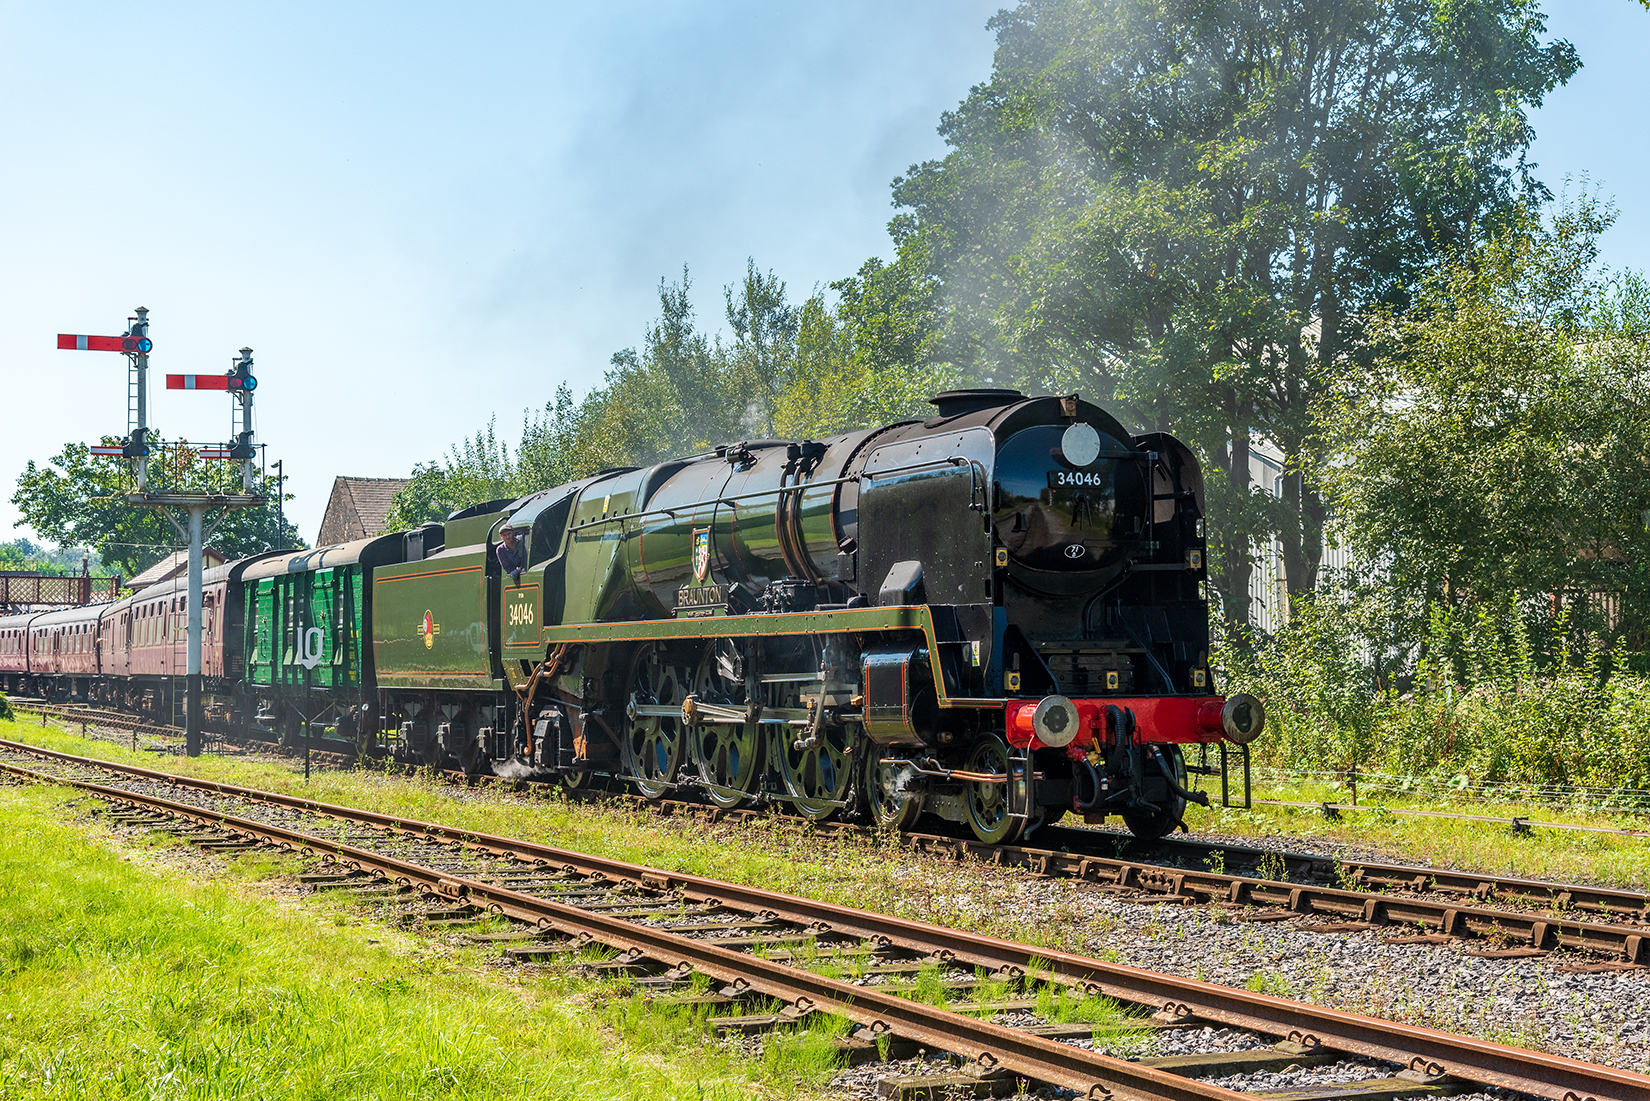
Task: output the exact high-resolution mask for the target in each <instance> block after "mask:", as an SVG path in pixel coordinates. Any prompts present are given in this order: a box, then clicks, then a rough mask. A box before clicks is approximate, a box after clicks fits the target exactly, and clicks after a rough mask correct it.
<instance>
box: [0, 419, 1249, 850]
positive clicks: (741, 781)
mask: <svg viewBox="0 0 1650 1101" xmlns="http://www.w3.org/2000/svg"><path fill="white" fill-rule="evenodd" d="M932 403H933V405H934V406H935V413H934V415H933V416H931V417H929V418H928V419H926V420H921V421H907V422H901V423H898V424H893V425H888V426H886V427H882V428H876V429H871V430H867V431H860V432H852V433H848V434H846V435H841V436H835V437H832V438H830V439H825V440H817V441H815V440H809V441H786V440H752V441H745V442H742V443H738V444H732V445H728V446H724V447H718V448H716V449H715V450H714V451H711V452H707V453H705V454H701V455H694V456H691V457H688V458H682V459H674V460H671V461H668V462H664V463H660V464H658V465H656V466H651V467H647V468H644V469H629V470H617V471H609V472H605V473H602V474H599V475H596V476H595V477H591V478H586V479H583V480H580V481H577V482H572V483H569V484H566V485H561V486H556V487H555V488H553V489H549V490H545V491H543V492H541V493H536V494H533V495H532V496H529V497H526V498H523V499H520V500H513V501H491V502H485V503H482V504H477V505H475V506H473V507H470V508H467V509H464V510H462V511H460V512H456V513H454V514H453V515H452V516H450V517H449V518H448V519H447V521H446V522H445V523H442V524H428V525H425V526H423V527H421V528H419V529H416V530H413V531H406V532H396V533H392V534H388V535H384V536H379V537H377V538H373V539H366V540H361V541H358V542H355V543H349V544H344V545H340V546H333V547H323V548H319V549H317V550H312V551H304V552H297V553H295V552H276V553H273V554H268V555H263V556H259V557H256V558H251V559H245V560H242V561H239V562H234V563H229V564H227V565H225V566H223V567H220V568H218V569H217V570H213V571H209V573H208V575H207V583H206V593H207V604H206V607H205V609H204V612H203V615H204V621H203V626H204V628H205V632H204V636H205V638H206V640H207V641H206V643H205V648H206V652H207V657H206V659H205V691H206V697H207V699H208V706H207V708H206V713H205V717H206V719H207V720H208V721H209V723H210V724H212V725H217V726H219V727H222V728H225V729H227V730H228V731H230V732H240V733H252V732H264V733H266V734H269V735H273V736H280V737H283V738H285V739H287V740H294V739H296V738H297V737H298V736H299V735H300V734H302V733H303V732H305V731H311V732H319V733H320V734H322V735H323V736H325V737H327V738H332V739H344V740H348V741H349V742H351V743H353V744H354V745H356V747H357V748H358V749H359V751H360V752H362V753H365V754H386V755H390V756H394V757H397V758H399V759H402V760H412V761H421V762H425V763H429V764H432V765H439V764H449V765H451V764H456V765H458V766H460V767H462V768H464V769H465V770H466V771H468V772H471V773H478V772H482V771H486V770H492V771H496V772H501V773H511V772H514V773H518V774H529V773H531V774H536V775H540V776H544V777H551V776H554V777H559V778H560V780H561V782H562V783H564V784H565V785H567V786H568V787H570V788H582V787H588V786H592V785H624V786H628V787H630V788H631V789H633V790H635V791H636V792H639V793H640V794H641V795H642V796H644V797H646V798H648V799H662V798H664V797H666V796H667V795H670V794H672V793H683V794H692V795H696V796H698V797H701V798H703V799H705V800H708V801H709V802H711V803H713V804H715V805H716V806H719V807H724V808H732V807H737V806H740V805H743V804H750V803H756V802H762V801H779V802H783V803H786V804H788V805H789V806H790V808H791V809H793V810H794V811H795V812H796V813H798V814H801V815H803V816H805V817H807V818H809V819H813V820H816V821H823V820H825V819H828V818H831V817H833V816H839V815H840V816H859V815H865V816H869V817H870V819H872V820H873V821H874V822H876V823H877V824H879V825H881V826H884V827H889V828H894V829H905V828H910V827H911V826H912V825H913V824H914V823H915V822H916V820H917V819H918V817H919V816H920V815H923V814H929V815H933V816H936V817H938V818H940V819H944V820H947V821H949V822H953V823H958V824H962V825H966V827H967V828H968V829H969V830H971V831H972V832H973V834H974V835H975V836H976V837H977V838H978V839H979V840H981V841H984V842H987V843H1002V842H1008V841H1012V840H1014V839H1016V838H1019V837H1021V836H1023V835H1024V834H1025V833H1026V832H1027V831H1029V830H1032V829H1034V828H1036V827H1037V826H1039V825H1041V824H1043V823H1048V822H1052V821H1054V820H1056V819H1058V818H1060V817H1062V816H1063V815H1065V814H1067V813H1072V814H1077V815H1081V816H1082V817H1083V818H1084V819H1085V820H1086V821H1099V820H1101V819H1104V818H1106V817H1107V816H1118V817H1120V818H1121V819H1122V820H1123V822H1124V823H1125V824H1126V825H1127V827H1128V828H1129V829H1130V830H1131V831H1133V832H1134V833H1136V834H1138V835H1141V836H1148V837H1155V836H1161V835H1162V834H1165V833H1167V832H1169V831H1170V830H1172V829H1174V828H1175V827H1177V826H1178V825H1180V823H1181V819H1182V817H1183V815H1184V812H1185V806H1186V802H1187V800H1198V801H1200V802H1202V801H1206V800H1205V798H1204V797H1203V796H1202V795H1201V793H1198V792H1194V791H1192V790H1190V788H1189V786H1188V783H1187V767H1188V766H1187V760H1186V749H1187V747H1190V746H1208V745H1211V744H1215V743H1219V742H1221V741H1222V740H1223V739H1224V740H1227V741H1230V742H1232V743H1236V744H1238V745H1247V744H1248V743H1250V742H1251V741H1253V740H1254V739H1255V738H1256V737H1257V736H1259V734H1260V733H1261V730H1262V728H1263V725H1264V712H1263V709H1262V706H1261V704H1260V702H1259V701H1258V700H1256V699H1254V698H1253V697H1250V696H1247V695H1243V694H1238V695H1235V696H1233V697H1231V698H1229V699H1227V698H1222V697H1221V696H1219V695H1217V694H1215V691H1214V686H1213V684H1212V681H1211V677H1210V673H1209V665H1208V659H1209V625H1208V603H1207V596H1206V588H1205V586H1206V573H1205V539H1204V528H1203V512H1204V499H1203V483H1202V477H1201V474H1200V472H1199V470H1198V466H1197V462H1196V460H1195V458H1194V457H1193V455H1192V453H1191V451H1190V450H1189V449H1188V448H1187V447H1186V446H1185V445H1184V444H1182V443H1180V442H1179V441H1177V440H1175V439H1174V438H1173V437H1171V436H1168V435H1166V434H1162V433H1152V434H1148V435H1144V436H1138V437H1136V436H1131V435H1130V434H1129V433H1128V432H1127V431H1126V430H1125V429H1124V428H1123V427H1122V425H1120V424H1119V423H1118V422H1117V421H1116V420H1115V419H1113V418H1112V417H1111V416H1110V415H1108V414H1107V413H1105V412H1104V411H1103V410H1101V409H1099V408H1098V407H1096V406H1094V405H1092V404H1090V403H1088V402H1085V401H1082V400H1081V399H1080V398H1078V397H1076V396H1071V397H1040V398H1028V397H1026V396H1024V395H1022V394H1020V393H1019V392H1017V391H1012V390H955V391H949V392H947V393H943V394H940V395H938V396H937V397H935V398H933V399H932ZM506 527H509V528H513V529H515V531H516V533H517V535H518V536H519V538H518V539H517V540H516V548H517V551H518V553H519V555H520V558H521V565H522V569H521V570H520V571H519V572H516V573H506V572H504V571H503V570H502V569H501V567H500V564H499V556H498V554H497V553H496V548H497V545H498V543H499V541H500V539H501V535H500V533H501V532H502V531H503V529H504V528H506ZM181 590H182V585H181V582H180V583H179V584H178V586H177V588H172V587H164V586H163V587H155V588H151V589H145V590H142V591H141V592H139V593H138V594H137V595H136V596H134V597H131V598H129V599H128V600H125V601H122V602H120V603H118V604H114V605H107V606H104V607H101V608H87V609H77V610H75V611H72V612H57V613H51V614H48V615H41V616H32V617H31V616H13V617H9V618H5V619H0V683H3V684H4V685H5V686H6V687H7V688H8V689H12V690H25V691H29V690H32V691H37V692H43V693H47V694H56V695H60V696H73V697H79V698H88V699H110V700H117V701H119V702H123V703H125V704H127V705H129V706H143V705H147V706H151V707H154V706H164V705H166V704H168V703H169V702H170V701H171V700H172V699H173V693H176V692H179V691H180V689H179V688H178V684H179V682H180V681H181V679H182V678H181V677H180V676H178V674H179V673H181V667H180V662H179V661H178V659H177V657H176V654H177V653H181V650H180V649H179V648H178V645H177V643H176V640H177V639H179V638H181V637H182V631H183V627H184V622H185V618H184V617H186V613H185V612H183V609H182V600H181Z"/></svg>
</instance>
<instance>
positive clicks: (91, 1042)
mask: <svg viewBox="0 0 1650 1101" xmlns="http://www.w3.org/2000/svg"><path fill="white" fill-rule="evenodd" d="M74 801H75V800H74V797H73V796H72V794H71V793H69V792H66V791H64V790H61V789H56V788H48V787H38V788H37V787H21V786H0V1010H3V1018H0V1096H4V1097H6V1098H8V1099H29V1098H47V1097H49V1098H52V1099H54V1101H56V1099H63V1098H70V1099H73V1098H100V1099H101V1098H127V1097H131V1098H145V1099H173V1098H176V1099H180V1101H181V1099H196V1098H243V1097H262V1098H302V1099H317V1101H319V1099H328V1098H339V1099H344V1098H349V1099H356V1098H369V1099H373V1098H382V1099H385V1101H408V1099H414V1098H418V1099H422V1098H465V1099H488V1098H500V1099H504V1098H509V1099H512V1101H517V1099H520V1098H526V1097H558V1098H559V1097H601V1098H650V1099H651V1098H692V1099H696V1101H702V1099H710V1098H747V1097H771V1098H781V1097H793V1096H805V1095H807V1094H808V1092H809V1090H810V1089H811V1088H812V1087H813V1086H815V1085H818V1084H820V1083H821V1082H822V1081H823V1080H824V1079H825V1078H826V1077H828V1075H829V1073H830V1072H831V1068H832V1061H831V1057H832V1056H834V1052H832V1051H831V1050H830V1045H829V1039H828V1036H829V1032H828V1031H827V1032H823V1033H820V1034H817V1035H815V1034H799V1035H797V1036H794V1037H785V1038H781V1039H780V1040H778V1041H776V1042H775V1043H773V1044H770V1045H768V1046H767V1049H766V1050H765V1052H764V1056H763V1059H762V1060H750V1059H742V1058H739V1057H737V1056H736V1055H734V1054H732V1053H730V1052H728V1051H727V1050H726V1049H724V1048H722V1047H720V1046H719V1045H717V1044H715V1043H713V1042H711V1041H710V1040H708V1039H707V1033H706V1029H705V1022H704V1015H703V1012H702V1011H701V1012H697V1013H695V1012H689V1011H687V1010H683V1009H660V1008H658V1007H650V1006H647V1005H644V1004H643V1003H642V1002H641V1000H640V999H639V998H636V997H634V996H630V995H628V994H627V993H625V992H624V989H623V987H622V985H620V984H602V983H597V982H595V981H593V980H589V979H585V978H582V977H580V976H578V975H577V974H576V973H574V972H573V971H571V970H570V969H560V970H558V969H556V968H548V969H532V970H507V969H499V968H496V967H492V966H490V960H491V958H493V957H495V956H496V954H497V950H496V948H484V947H480V946H475V947H453V946H449V945H444V944H440V943H437V942H435V941H432V940H430V939H425V938H418V937H415V936H412V935H410V934H407V933H403V932H401V931H398V930H397V929H395V928H393V927H390V926H387V925H384V924H382V923H380V922H378V921H376V920H373V918H372V916H371V915H370V913H368V912H367V911H365V910H364V909H363V908H362V907H360V906H358V905H356V904H355V903H353V902H351V901H348V900H345V899H340V898H336V897H332V896H324V897H318V898H304V899H303V900H302V901H301V902H300V901H295V900H294V896H291V895H290V894H285V895H283V894H281V893H280V892H278V891H276V890H274V889H273V887H272V886H271V885H270V884H268V883H265V882H264V878H263V877H266V876H269V875H281V874H284V873H287V872H290V871H291V870H293V867H294V865H293V863H292V861H291V858H281V857H277V858H268V857H263V856H254V857H251V858H245V859H241V860H236V861H229V862H226V863H227V865H228V866H229V867H230V868H231V869H232V871H231V873H230V874H226V875H224V876H220V877H217V878H214V879H210V880H207V881H200V880H199V879H197V878H194V877H191V876H187V875H184V874H182V873H179V872H177V871H173V870H170V868H169V867H168V862H169V861H170V860H171V859H172V857H173V855H174V854H170V853H167V852H165V851H163V850H165V849H167V848H168V847H171V846H169V845H168V844H167V843H166V842H164V841H155V842H151V843H148V844H139V845H131V846H126V850H125V851H124V852H121V851H117V847H116V845H115V843H114V842H113V841H112V840H110V839H109V838H108V837H107V836H104V835H101V827H99V826H97V825H96V824H95V823H92V822H89V821H88V820H86V819H84V818H81V819H78V820H75V821H70V815H71V813H72V810H71V808H70V807H69V806H68V804H70V803H72V802H74ZM826 1024H827V1028H828V1026H829V1024H830V1023H829V1022H826Z"/></svg>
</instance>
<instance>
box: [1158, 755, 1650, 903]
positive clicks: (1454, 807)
mask: <svg viewBox="0 0 1650 1101" xmlns="http://www.w3.org/2000/svg"><path fill="white" fill-rule="evenodd" d="M1217 789H1218V785H1217ZM1215 794H1216V796H1217V797H1218V795H1219V792H1218V790H1217V791H1216V793H1215ZM1255 797H1256V798H1257V799H1258V798H1266V799H1276V800H1279V801H1281V802H1291V803H1310V804H1313V805H1314V807H1315V806H1317V805H1319V804H1322V803H1325V802H1342V803H1344V802H1346V801H1347V798H1348V793H1347V791H1346V789H1345V787H1344V786H1342V785H1340V784H1335V783H1314V782H1293V783H1291V782H1274V783H1269V784H1268V785H1267V786H1266V787H1265V788H1264V789H1262V788H1260V787H1258V786H1257V788H1256V790H1255ZM1383 808H1392V809H1400V810H1424V811H1438V812H1442V813H1445V814H1454V815H1471V814H1476V815H1484V816H1488V817H1493V818H1515V817H1526V818H1530V819H1532V820H1535V821H1543V822H1561V823H1565V824H1570V825H1583V826H1602V827H1605V828H1608V829H1626V830H1643V829H1646V828H1650V823H1647V822H1646V820H1645V819H1644V818H1643V816H1637V815H1628V814H1609V813H1604V812H1596V811H1579V812H1578V811H1568V810H1562V809H1559V808H1554V807H1529V806H1523V805H1520V804H1516V803H1506V802H1496V801H1485V800H1476V799H1469V798H1466V797H1458V798H1440V797H1436V796H1425V795H1414V796H1405V795H1388V794H1383V795H1382V796H1381V797H1380V799H1379V802H1377V803H1374V804H1371V805H1370V806H1369V807H1368V809H1367V810H1366V809H1362V808H1360V809H1359V810H1357V811H1348V812H1345V813H1343V814H1342V815H1341V816H1340V817H1339V818H1329V817H1327V816H1326V815H1325V814H1324V813H1323V812H1322V811H1321V810H1317V809H1310V808H1303V807H1272V806H1260V805H1257V806H1256V807H1255V808H1254V809H1253V810H1251V811H1243V810H1226V809H1222V808H1221V806H1220V805H1219V803H1218V801H1217V802H1216V804H1215V805H1214V806H1213V807H1210V808H1208V809H1207V810H1205V809H1204V808H1202V807H1196V806H1194V807H1190V808H1188V813H1187V815H1186V825H1187V827H1188V828H1189V829H1191V830H1193V831H1194V832H1209V833H1216V834H1222V835H1227V836H1234V837H1247V838H1254V839H1257V840H1265V839H1268V838H1279V837H1285V838H1291V839H1300V840H1301V841H1303V842H1305V841H1311V840H1322V841H1326V842H1331V843H1333V844H1337V845H1346V846H1350V847H1352V848H1354V849H1357V850H1363V851H1366V852H1373V853H1375V854H1376V855H1379V856H1385V857H1389V858H1391V859H1392V860H1394V861H1395V862H1408V863H1414V862H1420V863H1427V864H1435V865H1439V866H1442V867H1454V868H1466V869H1471V870H1473V871H1480V872H1486V873H1492V874H1501V875H1512V876H1527V877H1530V878H1536V879H1555V880H1562V881H1565V882H1593V883H1604V884H1610V885H1612V886H1618V887H1628V888H1636V889H1640V890H1650V838H1646V837H1631V836H1625V835H1621V834H1609V833H1592V832H1588V831H1584V830H1562V829H1544V828H1542V827H1539V826H1536V827H1533V828H1532V829H1531V830H1530V831H1529V832H1528V833H1517V832H1515V831H1514V830H1513V829H1512V827H1511V826H1509V825H1506V824H1504V823H1496V822H1474V821H1470V820H1466V819H1460V818H1432V817H1423V816H1410V815H1399V814H1392V813H1389V812H1388V811H1387V810H1385V809H1383Z"/></svg>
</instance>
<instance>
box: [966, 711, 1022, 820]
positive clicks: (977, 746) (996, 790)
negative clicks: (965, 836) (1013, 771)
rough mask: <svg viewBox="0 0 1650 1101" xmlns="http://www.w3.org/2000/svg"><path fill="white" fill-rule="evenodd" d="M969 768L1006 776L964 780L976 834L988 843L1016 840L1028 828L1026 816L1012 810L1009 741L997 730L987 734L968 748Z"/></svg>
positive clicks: (967, 767)
mask: <svg viewBox="0 0 1650 1101" xmlns="http://www.w3.org/2000/svg"><path fill="white" fill-rule="evenodd" d="M963 768H964V769H965V770H966V771H968V772H978V773H991V774H994V775H996V774H1000V775H1002V776H1003V777H1004V779H1002V780H969V781H967V782H966V783H965V784H964V789H965V791H966V793H967V797H968V825H969V828H970V829H972V830H973V831H974V836H975V837H978V838H979V839H980V840H981V841H984V842H985V843H986V844H987V845H1000V844H1003V843H1004V842H1010V841H1015V840H1017V839H1018V838H1019V836H1020V834H1021V832H1022V831H1023V830H1024V829H1025V820H1024V819H1021V818H1015V817H1013V816H1012V815H1011V814H1010V813H1009V809H1010V808H1009V801H1008V780H1007V774H1008V743H1007V742H1005V741H1003V739H1002V738H1001V737H999V736H998V735H996V734H986V735H983V736H982V737H981V738H980V740H979V741H977V742H975V743H974V747H973V748H972V749H971V750H969V752H968V762H967V763H966V764H965V765H964V766H963Z"/></svg>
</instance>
